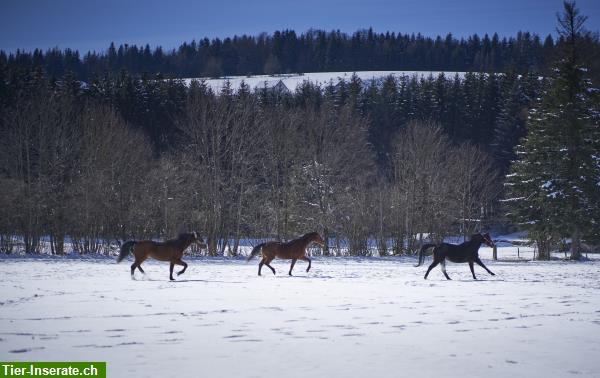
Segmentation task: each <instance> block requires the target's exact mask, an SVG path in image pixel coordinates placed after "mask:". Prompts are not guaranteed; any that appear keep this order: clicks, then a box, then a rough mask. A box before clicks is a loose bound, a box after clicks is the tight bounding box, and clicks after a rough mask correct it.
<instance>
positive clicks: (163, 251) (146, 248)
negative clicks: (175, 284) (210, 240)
mask: <svg viewBox="0 0 600 378" xmlns="http://www.w3.org/2000/svg"><path fill="white" fill-rule="evenodd" d="M194 242H195V243H196V244H198V246H199V247H200V248H201V249H202V248H206V244H204V241H203V240H202V238H201V237H199V236H198V234H197V233H196V232H192V233H186V234H179V236H178V237H177V239H171V240H167V241H166V242H155V241H151V240H142V241H134V240H131V241H128V242H127V243H125V244H123V245H122V246H121V251H120V253H119V257H117V263H120V262H121V261H123V259H124V258H125V257H127V255H128V254H129V253H130V252H132V251H133V256H135V261H134V263H133V264H131V278H132V279H135V277H134V273H135V268H138V269H139V271H140V272H142V274H146V273H145V272H144V269H142V263H143V262H144V260H146V259H147V258H148V257H152V258H154V259H155V260H158V261H169V262H170V263H171V267H170V270H169V279H170V280H171V281H174V280H175V279H174V278H173V268H174V267H175V265H176V264H177V265H181V266H183V269H182V270H181V271H179V272H177V275H178V276H179V275H180V274H183V273H184V272H185V270H186V269H187V267H188V264H187V263H185V262H184V261H183V260H181V257H182V256H183V251H185V250H186V249H187V247H189V246H190V245H191V244H192V243H194Z"/></svg>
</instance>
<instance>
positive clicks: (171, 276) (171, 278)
mask: <svg viewBox="0 0 600 378" xmlns="http://www.w3.org/2000/svg"><path fill="white" fill-rule="evenodd" d="M174 267H175V263H174V262H173V261H171V266H170V267H169V279H170V280H171V281H175V278H173V268H174Z"/></svg>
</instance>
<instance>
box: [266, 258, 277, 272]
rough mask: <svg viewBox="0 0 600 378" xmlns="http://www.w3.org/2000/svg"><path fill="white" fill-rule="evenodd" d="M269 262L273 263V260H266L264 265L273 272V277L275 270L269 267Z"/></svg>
mask: <svg viewBox="0 0 600 378" xmlns="http://www.w3.org/2000/svg"><path fill="white" fill-rule="evenodd" d="M271 261H273V259H270V260H266V261H265V265H266V266H268V267H269V269H271V271H272V272H273V275H275V268H273V267H272V266H271Z"/></svg>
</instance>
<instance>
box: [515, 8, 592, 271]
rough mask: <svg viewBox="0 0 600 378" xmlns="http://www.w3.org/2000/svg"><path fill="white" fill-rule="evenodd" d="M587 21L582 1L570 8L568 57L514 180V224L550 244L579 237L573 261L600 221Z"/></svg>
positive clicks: (532, 117) (522, 150) (541, 105)
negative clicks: (585, 56)
mask: <svg viewBox="0 0 600 378" xmlns="http://www.w3.org/2000/svg"><path fill="white" fill-rule="evenodd" d="M585 19H586V18H585V17H584V16H581V15H580V14H579V10H578V9H577V8H576V7H575V3H574V2H565V3H564V12H563V14H562V15H560V16H559V17H558V24H559V25H558V28H557V30H558V33H559V36H560V39H561V40H560V41H559V45H560V46H559V48H560V50H559V52H560V54H559V57H558V60H557V62H556V63H555V65H554V68H553V69H552V71H551V72H552V77H551V78H550V83H549V85H548V88H547V89H546V90H545V91H544V92H543V94H542V96H541V98H540V99H539V101H538V103H537V104H536V105H535V106H534V108H533V109H531V111H530V114H529V120H528V123H527V129H528V135H527V136H526V137H525V138H524V139H523V141H522V143H521V144H520V145H519V146H518V147H517V151H516V152H517V161H516V162H515V163H514V164H513V166H512V167H511V174H509V175H508V176H507V185H508V188H509V197H510V199H508V200H507V201H508V202H507V203H508V204H509V206H510V208H511V215H512V218H513V220H515V221H517V222H518V223H520V224H522V225H524V226H526V228H528V229H529V230H530V231H532V232H533V234H534V235H537V238H538V241H540V242H541V243H542V244H544V242H546V241H547V240H550V237H551V236H552V235H557V236H560V237H568V238H571V259H579V258H580V257H581V252H580V245H581V240H582V238H590V237H593V236H595V235H594V234H597V233H598V231H597V228H598V224H599V223H600V216H599V214H600V202H599V201H598V197H599V194H598V191H599V187H598V185H599V183H600V164H599V162H600V158H599V157H600V107H599V106H598V105H599V104H598V101H597V98H594V97H595V94H596V92H597V90H595V89H593V88H592V87H591V81H590V80H589V79H588V78H587V69H586V68H585V67H584V66H583V60H582V54H581V51H580V41H581V39H582V38H583V35H584V33H585V31H584V29H583V24H584V22H585ZM547 247H548V246H547V245H544V248H542V245H540V252H542V254H541V257H549V251H548V249H547Z"/></svg>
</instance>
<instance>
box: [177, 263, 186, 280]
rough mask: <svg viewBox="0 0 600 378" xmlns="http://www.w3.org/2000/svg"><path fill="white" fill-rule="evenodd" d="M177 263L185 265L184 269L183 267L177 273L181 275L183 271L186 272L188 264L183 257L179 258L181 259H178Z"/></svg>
mask: <svg viewBox="0 0 600 378" xmlns="http://www.w3.org/2000/svg"><path fill="white" fill-rule="evenodd" d="M177 264H178V265H181V266H183V269H181V270H180V271H179V272H177V275H178V276H179V275H182V274H183V273H185V270H186V269H187V267H188V264H187V263H186V262H184V261H183V260H181V259H179V261H177Z"/></svg>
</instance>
